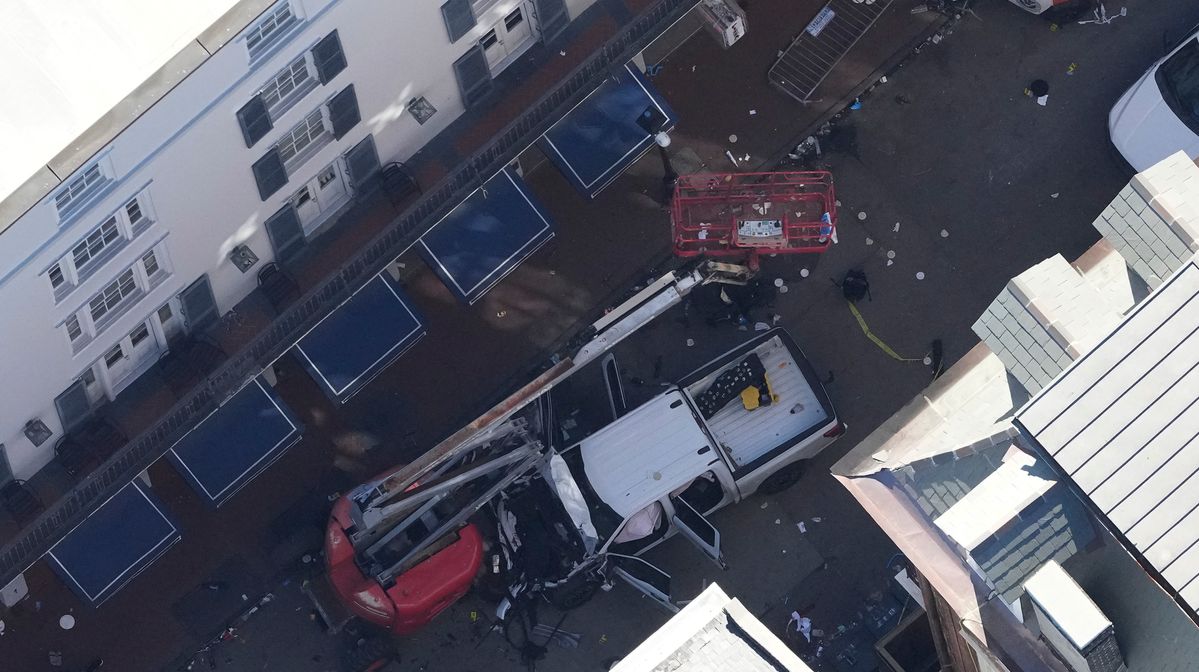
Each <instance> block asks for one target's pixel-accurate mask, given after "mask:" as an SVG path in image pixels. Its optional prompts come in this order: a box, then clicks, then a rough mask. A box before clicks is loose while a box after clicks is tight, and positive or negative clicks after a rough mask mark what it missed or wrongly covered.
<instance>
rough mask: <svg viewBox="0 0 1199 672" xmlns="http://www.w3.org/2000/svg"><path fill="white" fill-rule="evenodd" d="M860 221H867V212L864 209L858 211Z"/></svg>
mask: <svg viewBox="0 0 1199 672" xmlns="http://www.w3.org/2000/svg"><path fill="white" fill-rule="evenodd" d="M837 205H841V204H840V203H838V204H837ZM858 221H859V222H864V221H866V212H865V211H862V212H859V213H858Z"/></svg>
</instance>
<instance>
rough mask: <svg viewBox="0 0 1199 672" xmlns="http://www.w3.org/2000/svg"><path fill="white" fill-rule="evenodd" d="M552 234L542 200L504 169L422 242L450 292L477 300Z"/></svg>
mask: <svg viewBox="0 0 1199 672" xmlns="http://www.w3.org/2000/svg"><path fill="white" fill-rule="evenodd" d="M553 237H554V231H553V229H552V228H551V226H550V219H549V216H548V215H547V214H546V213H545V210H544V209H543V208H542V207H541V204H539V203H538V202H537V200H536V199H535V198H534V197H533V194H532V192H530V191H529V188H528V187H527V186H526V185H525V183H524V181H523V180H521V179H520V177H518V176H517V175H515V174H513V173H512V171H511V170H509V169H508V168H505V169H504V170H502V171H500V172H499V173H498V174H497V175H496V176H495V177H492V178H491V179H490V180H487V182H486V183H485V184H484V185H483V186H482V187H480V188H479V189H476V190H475V191H474V193H472V194H471V195H470V196H467V197H466V200H464V201H462V202H461V203H459V204H458V207H456V208H454V209H453V210H452V211H450V214H448V215H446V216H445V217H444V218H443V219H442V220H441V221H439V222H437V224H435V225H433V228H431V229H429V231H428V232H427V233H426V234H425V235H424V236H422V237H421V239H420V245H421V253H422V254H423V255H424V257H425V261H427V262H428V263H429V265H430V266H432V267H433V270H434V271H436V272H437V274H438V275H440V276H441V279H442V281H443V282H445V284H446V286H447V287H449V288H450V291H452V292H453V293H454V294H456V295H457V296H458V298H460V299H462V300H463V301H465V302H467V303H474V302H475V301H478V300H479V299H480V298H482V296H483V295H484V294H486V293H487V292H488V290H490V289H491V288H492V287H494V286H495V285H496V283H498V282H499V281H500V280H503V279H504V276H505V275H507V274H508V273H510V272H512V270H513V269H514V268H516V267H517V266H518V265H519V264H520V263H521V262H522V261H524V260H525V259H527V258H528V257H529V256H530V255H531V254H533V253H534V252H536V251H537V249H538V248H539V247H541V246H542V245H544V244H545V242H546V241H548V240H549V239H550V238H553Z"/></svg>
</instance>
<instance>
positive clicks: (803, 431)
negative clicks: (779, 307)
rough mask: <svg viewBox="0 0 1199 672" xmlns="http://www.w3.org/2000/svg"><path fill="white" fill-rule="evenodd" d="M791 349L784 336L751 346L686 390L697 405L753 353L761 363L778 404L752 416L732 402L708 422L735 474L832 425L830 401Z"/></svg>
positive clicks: (773, 334) (774, 334)
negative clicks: (698, 399)
mask: <svg viewBox="0 0 1199 672" xmlns="http://www.w3.org/2000/svg"><path fill="white" fill-rule="evenodd" d="M792 348H795V346H794V344H793V343H790V338H789V337H786V336H785V334H784V333H783V332H782V331H781V330H775V331H772V332H770V334H768V335H767V338H766V340H764V341H763V342H761V343H758V344H756V345H754V344H752V343H751V344H750V347H747V348H744V349H738V350H737V351H735V352H734V353H730V355H728V356H726V357H723V358H721V359H720V360H717V361H716V362H713V363H712V364H711V365H709V366H714V367H715V368H713V369H710V373H706V374H702V377H701V378H699V379H698V380H695V381H694V382H691V383H689V384H687V385H686V391H687V394H688V395H689V396H690V397H691V398H692V400H693V401H694V398H695V397H697V396H698V395H700V394H702V393H703V392H704V391H705V390H707V389H708V386H710V385H711V384H712V382H713V381H715V380H716V377H717V376H719V375H720V374H721V373H723V372H724V371H726V370H728V369H729V368H731V367H733V366H736V365H737V363H738V362H740V361H741V360H743V359H745V357H746V356H748V355H749V354H750V353H751V352H753V353H757V355H758V357H759V358H760V359H761V360H762V364H763V366H764V367H765V369H766V377H767V379H768V380H769V381H770V389H771V391H772V392H773V393H774V395H775V396H776V397H777V398H778V401H776V402H774V403H773V404H771V405H769V406H762V407H759V408H757V409H755V410H752V411H747V410H745V407H744V406H742V404H741V401H740V400H739V399H733V400H732V401H731V402H729V403H728V405H726V406H725V407H724V408H722V409H720V410H719V411H717V412H716V414H715V415H713V416H712V417H711V418H709V419H708V420H707V425H708V428H709V429H710V430H711V431H712V434H713V436H715V438H716V440H717V441H718V442H719V443H720V444H721V445H722V446H723V447H724V450H725V452H726V454H728V456H729V459H731V460H732V461H733V466H734V468H738V469H744V468H748V467H750V466H751V465H754V462H755V461H757V460H759V459H760V458H762V457H765V456H766V455H768V454H769V453H770V452H771V451H773V450H775V449H776V448H779V447H781V446H784V445H786V446H790V445H792V444H794V443H795V442H797V441H799V440H800V438H801V437H804V436H807V435H810V434H811V433H812V431H814V430H815V429H818V428H820V427H822V426H824V425H825V424H827V423H828V422H829V421H830V420H831V419H832V413H831V404H829V402H828V398H827V395H825V394H824V390H823V388H822V387H821V386H820V384H819V382H818V381H815V380H813V379H812V378H813V374H812V372H811V367H810V366H808V365H807V362H806V361H804V360H803V355H802V353H800V352H799V350H798V348H795V349H794V353H795V354H793V353H792ZM797 357H798V361H797ZM707 368H708V367H705V369H707ZM817 389H819V393H818V392H817ZM754 466H756V465H754Z"/></svg>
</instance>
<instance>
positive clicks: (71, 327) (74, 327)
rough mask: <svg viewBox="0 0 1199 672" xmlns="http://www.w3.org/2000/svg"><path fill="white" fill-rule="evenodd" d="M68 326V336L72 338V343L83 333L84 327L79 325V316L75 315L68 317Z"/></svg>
mask: <svg viewBox="0 0 1199 672" xmlns="http://www.w3.org/2000/svg"><path fill="white" fill-rule="evenodd" d="M66 327H67V337H68V338H70V339H71V342H72V343H74V342H75V341H78V340H79V337H80V336H82V335H83V328H82V327H80V326H79V318H78V317H75V316H74V315H72V316H70V317H68V318H67V323H66Z"/></svg>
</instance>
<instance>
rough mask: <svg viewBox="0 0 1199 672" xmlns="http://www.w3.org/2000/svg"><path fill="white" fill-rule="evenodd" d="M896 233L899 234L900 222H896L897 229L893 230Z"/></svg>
mask: <svg viewBox="0 0 1199 672" xmlns="http://www.w3.org/2000/svg"><path fill="white" fill-rule="evenodd" d="M891 230H892V231H894V232H895V233H899V222H895V228H893V229H891Z"/></svg>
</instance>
